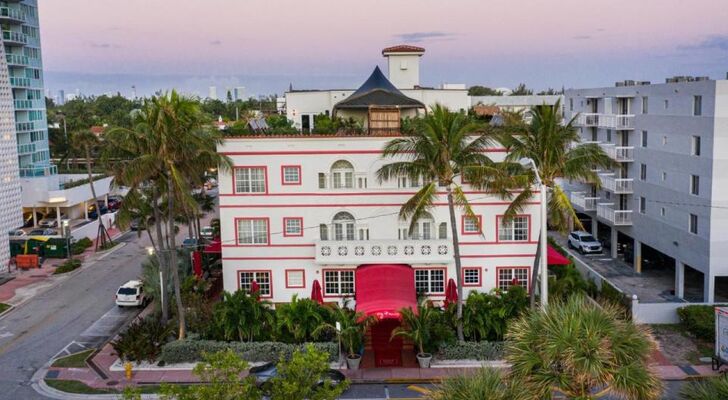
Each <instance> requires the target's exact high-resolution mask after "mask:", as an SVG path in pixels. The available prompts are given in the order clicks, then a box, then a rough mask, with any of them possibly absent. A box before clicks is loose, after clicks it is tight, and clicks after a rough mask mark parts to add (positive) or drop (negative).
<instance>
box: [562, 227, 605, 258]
mask: <svg viewBox="0 0 728 400" xmlns="http://www.w3.org/2000/svg"><path fill="white" fill-rule="evenodd" d="M569 248H572V249H576V250H578V251H579V253H581V254H586V253H601V252H602V244H601V243H600V242H599V241H598V240H596V239H595V238H594V236H592V235H591V233H588V232H584V231H576V232H571V233H570V234H569Z"/></svg>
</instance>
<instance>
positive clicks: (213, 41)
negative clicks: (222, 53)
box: [210, 40, 222, 46]
mask: <svg viewBox="0 0 728 400" xmlns="http://www.w3.org/2000/svg"><path fill="white" fill-rule="evenodd" d="M210 44H211V45H213V46H219V45H221V44H222V40H212V41H210Z"/></svg>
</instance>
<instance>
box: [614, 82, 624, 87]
mask: <svg viewBox="0 0 728 400" xmlns="http://www.w3.org/2000/svg"><path fill="white" fill-rule="evenodd" d="M614 86H616V87H622V86H624V82H614Z"/></svg>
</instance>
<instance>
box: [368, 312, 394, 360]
mask: <svg viewBox="0 0 728 400" xmlns="http://www.w3.org/2000/svg"><path fill="white" fill-rule="evenodd" d="M399 324H400V323H399V321H397V320H396V319H384V320H382V321H379V322H377V323H376V324H374V326H372V331H371V332H372V349H373V350H374V365H375V366H376V367H401V366H402V338H401V337H396V338H394V339H392V340H391V341H390V340H389V339H390V338H391V337H392V330H393V329H394V328H396V327H398V326H399Z"/></svg>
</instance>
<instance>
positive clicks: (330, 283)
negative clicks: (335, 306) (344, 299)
mask: <svg viewBox="0 0 728 400" xmlns="http://www.w3.org/2000/svg"><path fill="white" fill-rule="evenodd" d="M323 272H324V295H325V296H350V295H353V294H354V270H351V269H349V270H333V269H329V270H324V271H323Z"/></svg>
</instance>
